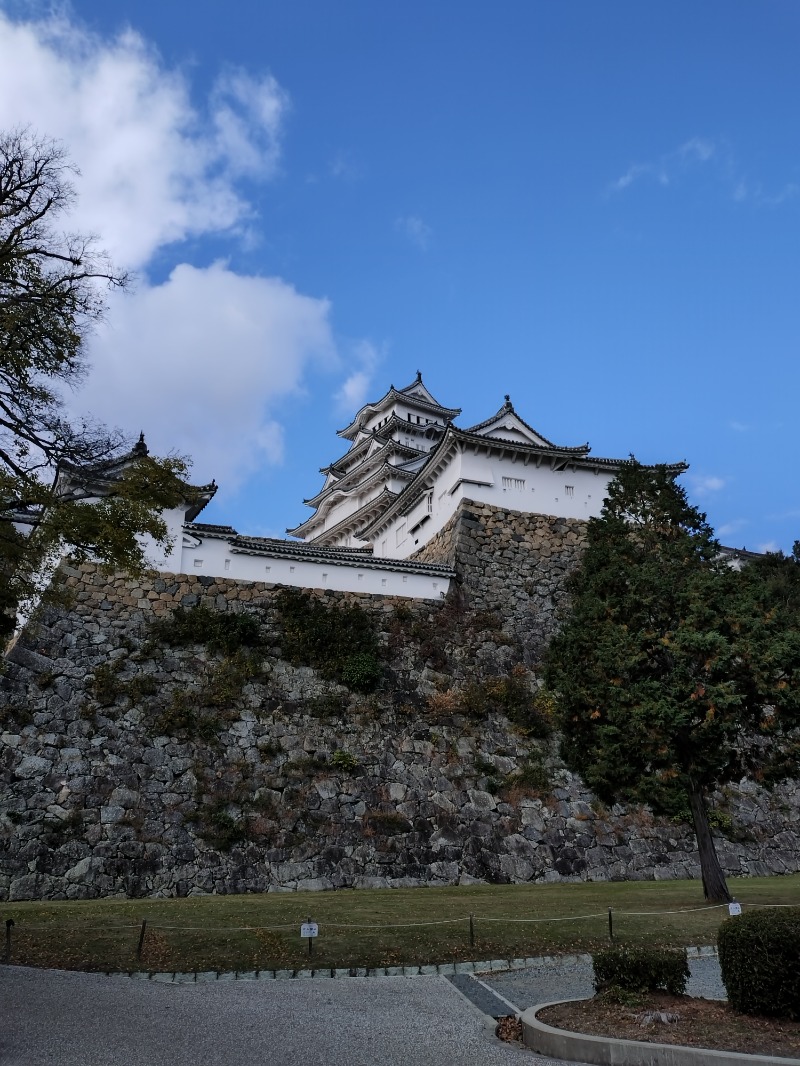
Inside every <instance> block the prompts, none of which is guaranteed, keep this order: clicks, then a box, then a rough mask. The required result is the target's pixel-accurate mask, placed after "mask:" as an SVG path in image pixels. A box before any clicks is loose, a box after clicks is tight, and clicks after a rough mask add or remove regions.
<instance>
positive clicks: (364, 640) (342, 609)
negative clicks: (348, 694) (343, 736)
mask: <svg viewBox="0 0 800 1066" xmlns="http://www.w3.org/2000/svg"><path fill="white" fill-rule="evenodd" d="M276 602H277V607H278V611H279V614H280V617H281V622H282V625H283V655H284V658H286V659H288V660H289V662H291V663H295V664H296V665H300V666H313V667H314V668H315V669H316V670H318V671H319V672H320V674H321V675H322V676H323V677H324V678H327V679H328V680H330V681H338V682H340V683H341V684H343V685H346V686H347V687H348V688H350V689H353V690H354V691H356V692H371V691H372V690H373V689H374V688H375V687H376V686H377V684H378V682H379V680H380V678H381V674H382V668H381V665H380V658H379V649H378V640H377V636H376V635H375V630H374V627H373V625H372V622H371V620H370V618H369V615H368V614H367V613H366V611H364V610H363V609H362V608H361V607H359V606H358V605H356V604H349V605H348V604H338V603H328V602H324V601H323V600H321V599H319V598H318V597H316V596H313V595H310V594H309V593H306V592H301V591H300V590H299V589H282V590H281V591H280V593H279V594H278V596H277V600H276Z"/></svg>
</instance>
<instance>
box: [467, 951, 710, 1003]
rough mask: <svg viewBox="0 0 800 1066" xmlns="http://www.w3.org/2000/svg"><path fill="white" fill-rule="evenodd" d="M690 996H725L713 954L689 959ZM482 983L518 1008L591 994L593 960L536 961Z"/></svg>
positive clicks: (490, 976) (487, 977) (487, 976)
mask: <svg viewBox="0 0 800 1066" xmlns="http://www.w3.org/2000/svg"><path fill="white" fill-rule="evenodd" d="M689 971H690V973H691V977H690V979H689V981H688V983H687V985H686V992H687V994H688V995H690V996H697V997H700V998H703V999H725V988H724V986H723V984H722V977H721V976H720V971H719V962H718V960H717V959H716V958H715V957H714V956H705V957H702V958H697V959H690V960H689ZM478 977H479V978H480V980H481V981H483V983H484V984H487V985H488V986H489V987H490V988H492V989H494V990H495V991H496V992H499V993H500V995H501V996H504V997H505V999H507V1000H510V1001H511V1002H512V1003H513V1004H514V1005H515V1006H516V1007H517V1008H518V1009H519V1010H525V1009H526V1008H527V1007H532V1006H533V1005H534V1004H536V1003H547V1002H549V1001H550V1000H558V999H572V998H578V997H584V998H585V997H588V996H591V995H593V994H594V985H593V983H592V963H591V959H590V958H589V956H588V955H578V956H575V955H573V956H570V957H568V958H565V959H552V960H547V961H546V962H545V961H542V962H540V963H537V964H536V965H535V966H530V967H528V968H527V969H525V970H512V971H510V972H509V973H492V974H478Z"/></svg>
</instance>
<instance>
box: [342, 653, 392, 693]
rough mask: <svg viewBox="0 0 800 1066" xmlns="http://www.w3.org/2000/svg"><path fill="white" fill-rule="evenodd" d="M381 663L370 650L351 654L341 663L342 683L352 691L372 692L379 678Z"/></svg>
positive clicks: (381, 671)
mask: <svg viewBox="0 0 800 1066" xmlns="http://www.w3.org/2000/svg"><path fill="white" fill-rule="evenodd" d="M382 673H383V670H382V669H381V664H380V663H379V662H378V660H377V659H376V658H375V656H374V655H373V654H372V653H371V652H363V651H362V652H359V653H358V654H357V655H351V656H349V658H347V659H345V661H344V662H343V663H342V684H343V685H347V687H348V688H349V689H352V690H353V692H372V690H373V689H374V688H375V686H376V685H377V684H378V682H379V681H380V679H381V674H382Z"/></svg>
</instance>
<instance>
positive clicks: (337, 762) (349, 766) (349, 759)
mask: <svg viewBox="0 0 800 1066" xmlns="http://www.w3.org/2000/svg"><path fill="white" fill-rule="evenodd" d="M331 766H333V767H334V768H335V769H337V770H344V771H345V772H347V773H352V772H353V771H354V770H357V769H358V768H359V762H358V759H357V758H356V756H355V755H353V753H352V752H351V751H343V750H342V749H341V748H338V749H337V750H336V751H335V752H334V753H333V755H331Z"/></svg>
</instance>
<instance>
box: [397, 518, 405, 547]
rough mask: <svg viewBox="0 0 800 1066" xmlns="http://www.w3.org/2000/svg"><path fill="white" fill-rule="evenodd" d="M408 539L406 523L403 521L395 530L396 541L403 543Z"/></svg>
mask: <svg viewBox="0 0 800 1066" xmlns="http://www.w3.org/2000/svg"><path fill="white" fill-rule="evenodd" d="M405 539H406V524H405V522H403V524H402V525H401V526H398V527H397V529H396V531H395V543H396V544H402V543H403V541H404V540H405Z"/></svg>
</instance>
